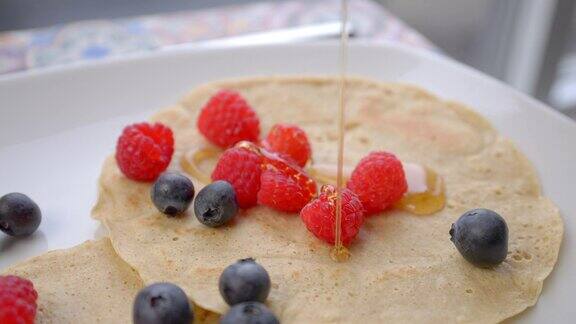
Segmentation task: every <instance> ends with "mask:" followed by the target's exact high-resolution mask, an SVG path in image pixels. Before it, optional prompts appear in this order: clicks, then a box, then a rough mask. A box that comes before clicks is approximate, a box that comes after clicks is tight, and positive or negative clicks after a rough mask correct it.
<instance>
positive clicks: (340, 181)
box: [330, 0, 350, 262]
mask: <svg viewBox="0 0 576 324" xmlns="http://www.w3.org/2000/svg"><path fill="white" fill-rule="evenodd" d="M347 22H348V0H341V1H340V55H339V62H338V63H339V68H340V80H339V82H338V169H337V175H336V217H335V223H334V236H335V237H334V248H333V249H332V251H331V253H330V257H331V258H332V260H334V261H336V262H342V261H346V260H348V258H350V252H349V251H348V249H347V248H346V247H345V246H344V245H343V244H342V189H343V187H344V177H343V174H342V173H343V168H344V126H345V125H344V120H345V116H344V113H345V107H344V104H345V88H346V69H347V64H348V33H347V31H346V24H347Z"/></svg>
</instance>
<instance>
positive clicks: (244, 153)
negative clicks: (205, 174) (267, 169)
mask: <svg viewBox="0 0 576 324" xmlns="http://www.w3.org/2000/svg"><path fill="white" fill-rule="evenodd" d="M261 163H262V158H261V156H260V155H259V154H258V153H256V152H253V151H251V150H249V149H246V148H242V147H233V148H229V149H227V150H226V151H224V153H223V154H222V156H220V159H219V160H218V163H217V164H216V167H215V168H214V171H212V180H214V181H215V180H225V181H228V182H229V183H230V184H231V185H232V187H234V190H235V191H236V199H237V200H238V206H240V208H250V207H253V206H255V205H256V201H257V194H258V190H260V173H261V171H262V169H261Z"/></svg>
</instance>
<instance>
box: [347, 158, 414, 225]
mask: <svg viewBox="0 0 576 324" xmlns="http://www.w3.org/2000/svg"><path fill="white" fill-rule="evenodd" d="M347 187H348V189H350V190H352V191H354V192H355V193H356V194H357V195H358V197H360V201H362V205H364V208H365V209H366V215H371V214H374V213H378V212H381V211H383V210H385V209H386V208H388V207H390V206H392V204H394V203H395V202H397V201H398V200H400V198H402V196H403V195H404V193H405V192H406V190H407V188H408V185H407V183H406V177H405V175H404V168H403V167H402V162H400V160H398V159H397V158H396V156H394V154H391V153H387V152H372V153H370V154H369V155H368V156H366V157H364V158H363V159H362V160H360V163H358V165H357V166H356V168H355V169H354V171H352V175H351V176H350V180H349V181H348V186H347Z"/></svg>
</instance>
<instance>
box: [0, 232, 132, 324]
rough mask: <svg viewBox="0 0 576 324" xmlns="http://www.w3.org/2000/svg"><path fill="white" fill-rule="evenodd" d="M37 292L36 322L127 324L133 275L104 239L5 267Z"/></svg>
mask: <svg viewBox="0 0 576 324" xmlns="http://www.w3.org/2000/svg"><path fill="white" fill-rule="evenodd" d="M5 273H6V274H12V275H17V276H21V277H24V278H27V279H29V280H30V281H32V282H33V283H34V288H35V289H36V291H37V292H38V313H37V315H36V323H131V321H132V302H131V301H132V300H133V299H134V296H135V295H136V294H137V293H138V290H140V289H141V288H142V281H141V280H140V278H139V277H138V274H137V273H136V272H135V271H134V270H133V269H132V268H130V266H129V265H128V264H126V263H125V262H124V261H122V259H120V258H119V257H118V255H116V253H115V252H114V249H112V245H111V244H110V240H109V239H108V238H106V239H101V240H98V241H88V242H85V243H83V244H81V245H78V246H76V247H73V248H71V249H68V250H57V251H51V252H48V253H46V254H44V255H41V256H39V257H36V258H33V259H30V260H28V261H26V262H23V263H20V264H18V265H16V266H13V267H11V268H8V269H7V270H6V271H5Z"/></svg>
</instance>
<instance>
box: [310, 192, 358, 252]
mask: <svg viewBox="0 0 576 324" xmlns="http://www.w3.org/2000/svg"><path fill="white" fill-rule="evenodd" d="M300 218H301V219H302V221H303V222H304V224H306V227H307V228H308V230H309V231H310V232H312V234H314V235H315V236H316V237H317V238H319V239H321V240H322V241H325V242H327V243H330V244H334V241H335V234H334V225H335V223H336V189H335V188H334V187H333V186H331V185H325V186H323V187H322V190H321V192H320V196H319V197H318V198H316V199H314V200H313V201H311V202H310V203H309V204H308V205H306V206H304V208H303V209H302V211H300ZM363 222H364V208H363V207H362V203H361V202H360V199H359V198H358V196H357V195H356V194H355V193H354V192H352V191H350V190H348V189H344V190H342V222H341V225H340V226H341V230H342V232H341V233H342V236H341V237H342V243H343V244H344V245H348V244H350V243H351V242H352V240H354V238H355V237H356V235H358V232H359V231H360V226H362V223H363Z"/></svg>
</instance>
